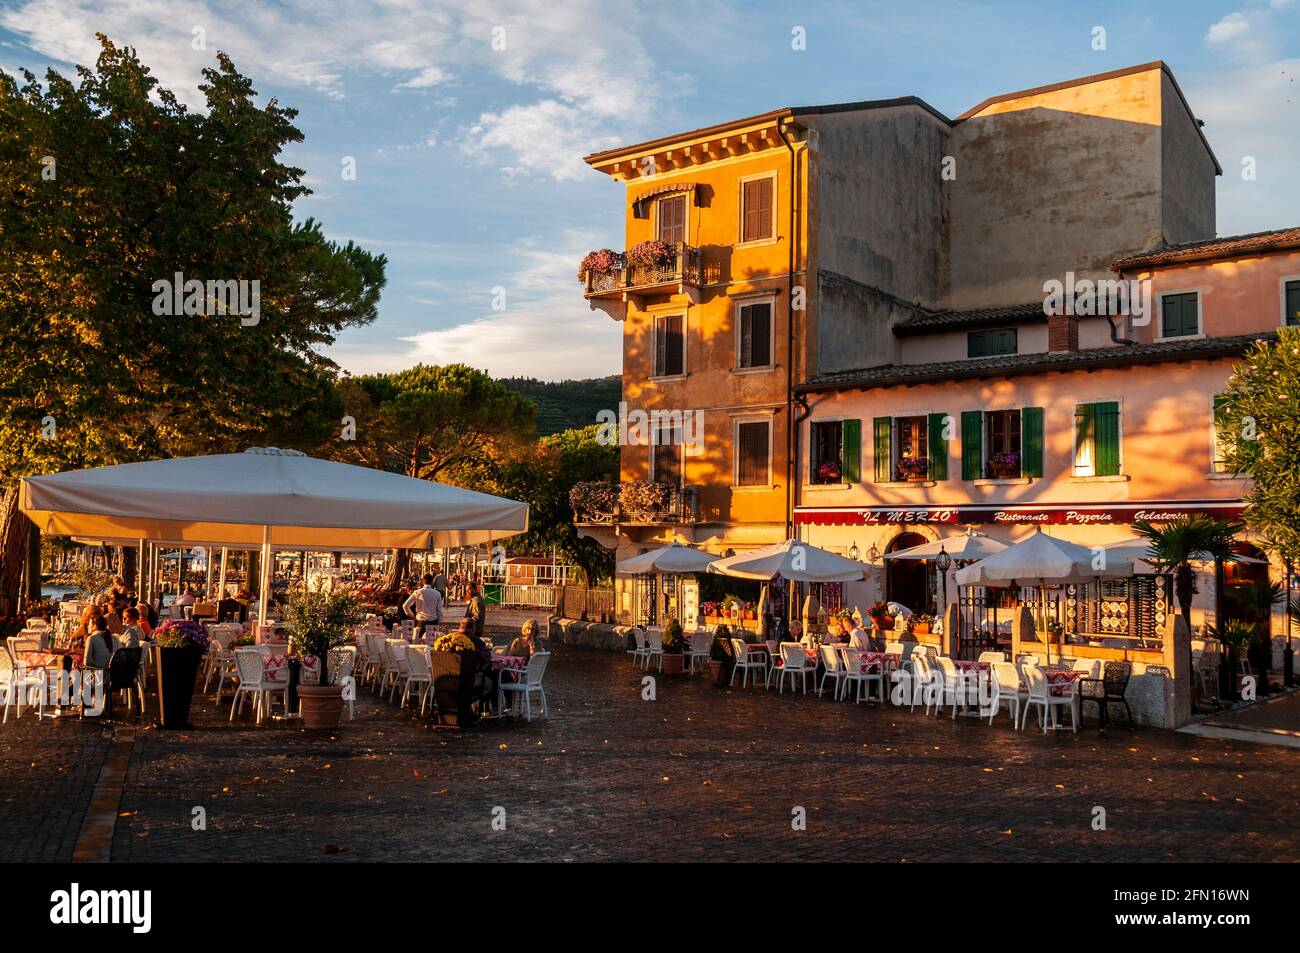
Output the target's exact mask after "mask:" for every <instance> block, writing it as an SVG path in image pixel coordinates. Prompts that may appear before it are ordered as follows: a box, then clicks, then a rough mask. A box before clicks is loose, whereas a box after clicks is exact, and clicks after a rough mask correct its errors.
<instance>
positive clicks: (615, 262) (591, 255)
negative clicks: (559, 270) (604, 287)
mask: <svg viewBox="0 0 1300 953" xmlns="http://www.w3.org/2000/svg"><path fill="white" fill-rule="evenodd" d="M622 267H623V262H622V260H621V256H620V255H619V253H618V252H616V251H614V250H613V249H611V248H598V249H596V250H595V251H589V252H587V254H585V255H584V256H583V257H582V263H581V264H580V265H578V280H579V281H585V280H586V278H587V275H589V274H590V275H597V276H604V275H612V274H614V272H616V271H618V270H619V269H620V268H622Z"/></svg>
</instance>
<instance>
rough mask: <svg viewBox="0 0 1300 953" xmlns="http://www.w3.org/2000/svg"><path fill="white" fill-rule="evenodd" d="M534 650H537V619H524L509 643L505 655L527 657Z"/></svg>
mask: <svg viewBox="0 0 1300 953" xmlns="http://www.w3.org/2000/svg"><path fill="white" fill-rule="evenodd" d="M536 651H538V647H537V620H536V619H525V620H524V624H523V626H522V627H521V628H520V629H519V634H518V635H517V636H515V638H514V641H512V642H511V643H510V648H508V649H506V655H518V656H519V657H520V658H529V657H530V656H531V655H532V654H533V653H534V652H536Z"/></svg>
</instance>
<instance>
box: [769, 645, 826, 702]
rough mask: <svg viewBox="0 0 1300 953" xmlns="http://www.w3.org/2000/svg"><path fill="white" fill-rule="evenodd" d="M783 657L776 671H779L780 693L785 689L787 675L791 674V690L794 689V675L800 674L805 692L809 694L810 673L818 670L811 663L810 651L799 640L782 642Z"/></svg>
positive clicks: (777, 678) (777, 684)
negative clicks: (809, 658)
mask: <svg viewBox="0 0 1300 953" xmlns="http://www.w3.org/2000/svg"><path fill="white" fill-rule="evenodd" d="M780 648H781V659H780V661H778V662H777V663H776V668H775V669H774V671H775V672H776V673H777V677H776V690H777V692H778V693H780V692H782V691H784V690H785V677H786V676H787V675H789V676H790V691H792V692H793V691H794V677H795V676H796V675H798V676H799V677H800V678H801V679H802V680H803V693H804V694H805V695H807V694H808V673H809V672H816V666H815V665H812V664H810V662H809V660H808V653H807V652H806V651H805V650H804V647H803V645H802V644H800V643H799V642H782V643H781V646H780Z"/></svg>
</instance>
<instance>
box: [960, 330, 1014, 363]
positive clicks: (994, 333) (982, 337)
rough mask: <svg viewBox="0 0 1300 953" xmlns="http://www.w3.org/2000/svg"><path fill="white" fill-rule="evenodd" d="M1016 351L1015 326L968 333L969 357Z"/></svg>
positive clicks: (991, 355)
mask: <svg viewBox="0 0 1300 953" xmlns="http://www.w3.org/2000/svg"><path fill="white" fill-rule="evenodd" d="M1015 353H1016V329H1015V328H994V329H992V330H989V331H972V332H970V333H969V334H967V335H966V356H967V357H993V356H995V355H997V354H1015Z"/></svg>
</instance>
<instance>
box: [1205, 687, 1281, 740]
mask: <svg viewBox="0 0 1300 953" xmlns="http://www.w3.org/2000/svg"><path fill="white" fill-rule="evenodd" d="M1205 723H1206V724H1208V725H1223V726H1225V727H1230V728H1248V729H1256V730H1259V731H1270V730H1276V731H1290V732H1300V692H1291V693H1290V694H1287V695H1282V696H1279V697H1277V698H1270V699H1268V700H1267V701H1258V702H1255V703H1254V704H1253V705H1245V706H1243V707H1241V708H1236V709H1232V710H1229V711H1225V712H1220V713H1218V714H1216V715H1212V716H1210V717H1209V718H1207V719H1205Z"/></svg>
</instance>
